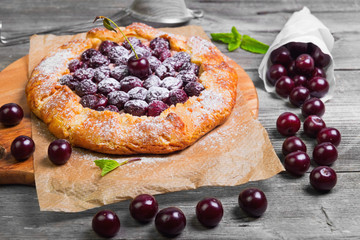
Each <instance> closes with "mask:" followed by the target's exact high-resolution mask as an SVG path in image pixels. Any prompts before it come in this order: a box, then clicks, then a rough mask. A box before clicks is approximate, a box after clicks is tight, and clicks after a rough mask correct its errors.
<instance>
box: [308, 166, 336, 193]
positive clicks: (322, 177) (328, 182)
mask: <svg viewBox="0 0 360 240" xmlns="http://www.w3.org/2000/svg"><path fill="white" fill-rule="evenodd" d="M336 182H337V175H336V172H335V171H334V170H333V169H332V168H331V167H328V166H319V167H316V168H314V169H313V170H312V171H311V173H310V184H311V186H313V188H315V189H316V190H318V191H320V192H325V191H330V190H331V189H333V188H334V187H335V185H336Z"/></svg>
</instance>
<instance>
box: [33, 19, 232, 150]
mask: <svg viewBox="0 0 360 240" xmlns="http://www.w3.org/2000/svg"><path fill="white" fill-rule="evenodd" d="M123 31H124V33H125V34H126V35H127V36H135V37H137V38H139V39H140V40H148V41H150V40H152V39H154V38H155V37H163V38H166V39H168V40H169V42H170V47H171V50H175V51H185V52H187V53H189V54H190V55H191V61H192V62H194V63H196V64H198V65H199V66H200V75H199V81H200V82H201V83H202V84H203V85H204V87H205V90H204V91H202V93H201V94H200V96H198V97H196V96H194V97H190V98H189V99H188V100H187V101H186V102H185V103H183V104H182V103H178V104H176V106H171V107H169V108H168V109H166V110H165V111H163V112H162V113H161V115H160V116H157V117H147V116H141V117H137V116H133V115H130V114H126V113H120V114H119V113H116V112H111V111H96V110H92V109H89V108H84V107H83V106H82V105H81V104H80V103H79V100H80V97H79V96H78V95H76V94H75V93H74V92H73V91H71V90H70V89H69V88H68V87H67V86H65V85H60V83H59V78H60V77H61V76H63V75H64V74H68V73H69V70H68V68H67V64H68V62H69V61H71V60H72V59H75V58H78V57H79V56H80V54H81V53H82V52H83V51H85V50H86V49H88V48H97V47H98V46H99V44H100V43H101V42H102V41H104V40H111V41H115V42H118V43H119V42H123V40H124V39H123V37H122V35H121V34H120V33H115V32H112V31H109V30H107V29H103V28H95V29H92V30H90V31H89V32H88V33H87V37H86V39H84V40H77V41H72V42H69V43H67V44H65V45H63V46H62V47H60V48H59V49H58V50H57V51H55V52H53V53H51V54H50V55H49V56H47V57H46V58H44V59H43V60H42V62H41V63H40V64H39V65H38V66H37V67H36V68H35V69H34V71H33V72H32V75H31V78H30V80H29V82H28V84H27V87H26V94H27V101H28V105H29V106H30V109H31V110H32V111H33V112H34V114H35V115H36V116H38V117H39V118H40V119H42V120H43V121H44V122H45V123H46V124H47V125H48V128H49V130H50V132H52V133H53V134H54V135H55V136H56V137H58V138H63V139H67V140H69V141H70V142H71V143H72V144H73V145H75V146H79V147H83V148H86V149H90V150H93V151H97V152H102V153H109V154H138V153H150V154H164V153H170V152H173V151H177V150H182V149H184V148H186V147H188V146H189V145H191V144H192V143H194V142H195V141H196V140H198V139H199V138H200V137H201V136H203V135H204V134H206V133H207V132H209V131H210V130H212V129H213V128H215V127H216V126H218V125H220V124H222V123H223V122H224V121H225V120H226V118H227V117H228V116H229V115H230V113H231V111H232V109H233V107H234V104H235V99H236V84H237V75H236V72H235V71H234V69H232V68H231V67H230V66H229V65H228V64H227V63H226V61H225V59H224V56H223V54H222V53H221V52H220V51H219V50H218V49H217V48H216V47H215V46H214V45H213V44H212V43H210V42H209V41H206V40H204V39H201V38H199V37H191V38H188V39H187V38H185V37H183V36H179V35H174V34H169V33H165V32H162V31H159V30H157V29H154V28H152V27H149V26H147V25H144V24H140V23H134V24H132V25H130V26H128V27H126V28H124V29H123Z"/></svg>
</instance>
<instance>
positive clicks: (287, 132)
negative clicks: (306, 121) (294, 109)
mask: <svg viewBox="0 0 360 240" xmlns="http://www.w3.org/2000/svg"><path fill="white" fill-rule="evenodd" d="M300 125H301V124H300V119H299V118H298V116H296V115H295V114H293V113H290V112H284V113H282V114H281V115H280V116H279V117H278V119H277V121H276V128H277V130H278V132H279V133H280V134H281V135H284V136H292V135H295V133H296V132H297V131H299V129H300Z"/></svg>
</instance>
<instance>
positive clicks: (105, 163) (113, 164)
mask: <svg viewBox="0 0 360 240" xmlns="http://www.w3.org/2000/svg"><path fill="white" fill-rule="evenodd" d="M94 163H95V165H96V166H98V167H99V168H101V169H102V171H101V176H105V175H106V174H108V173H109V172H111V171H112V170H114V169H116V168H117V167H119V166H120V164H119V163H118V162H117V161H115V160H112V159H98V160H95V161H94Z"/></svg>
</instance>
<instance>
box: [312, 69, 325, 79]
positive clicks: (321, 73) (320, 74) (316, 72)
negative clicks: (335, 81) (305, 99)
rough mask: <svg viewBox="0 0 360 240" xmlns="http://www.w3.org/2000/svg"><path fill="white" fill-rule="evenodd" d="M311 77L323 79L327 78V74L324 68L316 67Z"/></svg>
mask: <svg viewBox="0 0 360 240" xmlns="http://www.w3.org/2000/svg"><path fill="white" fill-rule="evenodd" d="M311 77H312V78H313V77H323V78H326V72H325V71H324V69H322V68H318V67H315V68H314V70H313V71H312V73H311Z"/></svg>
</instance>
